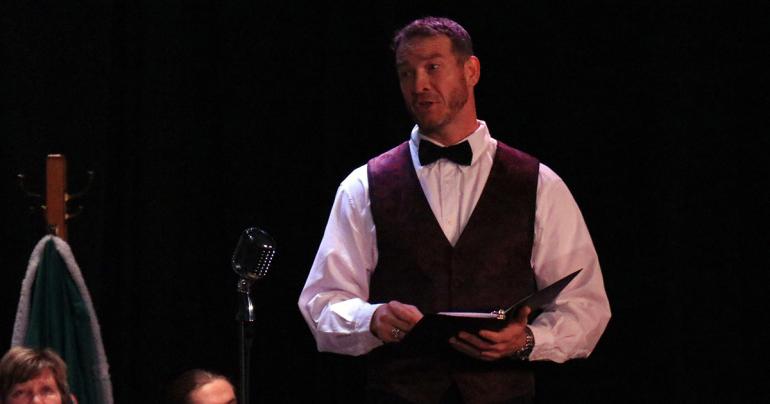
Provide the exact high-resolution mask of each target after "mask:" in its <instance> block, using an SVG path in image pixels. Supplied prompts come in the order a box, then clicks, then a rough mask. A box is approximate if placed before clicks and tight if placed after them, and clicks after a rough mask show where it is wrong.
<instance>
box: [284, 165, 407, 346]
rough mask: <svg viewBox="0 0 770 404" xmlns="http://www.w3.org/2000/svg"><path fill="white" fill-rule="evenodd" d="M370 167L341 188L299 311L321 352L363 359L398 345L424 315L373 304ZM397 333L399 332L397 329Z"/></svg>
mask: <svg viewBox="0 0 770 404" xmlns="http://www.w3.org/2000/svg"><path fill="white" fill-rule="evenodd" d="M369 209H370V208H369V195H368V182H367V178H366V166H364V167H361V168H359V169H357V170H355V171H354V172H353V173H352V174H351V175H350V176H348V178H346V179H345V181H343V182H342V184H341V185H340V187H339V189H338V191H337V196H336V198H335V201H334V206H333V207H332V212H331V214H330V216H329V221H328V223H327V225H326V230H325V232H324V236H323V240H322V241H321V246H320V247H319V249H318V253H317V254H316V257H315V261H314V262H313V266H312V268H311V270H310V274H309V275H308V279H307V282H306V283H305V287H304V289H303V290H302V293H301V295H300V298H299V309H300V311H301V312H302V315H303V316H304V318H305V321H306V322H307V324H308V326H309V327H310V330H311V332H312V333H313V336H314V337H315V340H316V344H317V346H318V350H319V351H327V352H335V353H340V354H347V355H361V354H365V353H367V352H369V351H371V350H372V349H374V348H376V347H378V346H380V345H382V343H383V342H396V341H398V340H400V339H401V338H403V336H404V334H406V333H407V332H409V331H410V330H411V328H412V326H413V325H414V324H415V323H416V322H417V321H418V320H419V319H420V318H421V317H422V314H421V313H420V312H419V310H417V308H416V307H414V306H411V305H407V304H403V303H400V302H395V301H394V302H389V303H387V304H370V303H368V302H367V300H368V298H369V279H370V277H371V274H372V271H373V270H374V267H375V266H376V264H377V248H376V233H375V229H374V222H373V219H372V215H371V211H370V210H369ZM396 329H397V330H398V331H396Z"/></svg>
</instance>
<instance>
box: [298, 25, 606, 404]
mask: <svg viewBox="0 0 770 404" xmlns="http://www.w3.org/2000/svg"><path fill="white" fill-rule="evenodd" d="M393 50H394V52H395V55H396V68H397V72H398V77H399V82H400V87H401V92H402V94H403V97H404V101H405V102H406V106H407V109H408V110H409V111H410V113H411V114H412V116H413V117H414V119H415V121H416V123H417V125H416V126H415V128H414V129H413V130H412V134H411V138H410V139H409V141H407V142H405V143H403V144H401V145H399V146H398V147H396V148H394V149H392V150H390V151H388V152H386V153H384V154H382V155H380V156H378V157H375V158H373V159H372V160H370V161H369V163H368V164H367V165H366V166H363V167H360V168H358V169H357V170H355V171H354V172H353V173H351V174H350V176H348V178H346V179H345V180H344V181H343V182H342V184H341V185H340V187H339V190H338V192H337V196H336V200H335V202H334V206H333V208H332V213H331V215H330V217H329V222H328V224H327V227H326V231H325V233H324V237H323V240H322V242H321V246H320V248H319V251H318V254H317V256H316V258H315V261H314V263H313V267H312V269H311V271H310V274H309V276H308V279H307V282H306V284H305V287H304V289H303V291H302V294H301V296H300V299H299V307H300V311H301V312H302V314H303V316H304V317H305V320H306V321H307V323H308V325H309V326H310V329H311V331H312V332H313V335H314V337H315V339H316V342H317V346H318V349H319V350H320V351H327V352H335V353H341V354H347V355H363V354H366V362H367V385H366V392H367V397H366V401H367V402H370V403H386V402H387V403H446V402H450V403H489V402H495V403H503V402H505V403H519V402H523V403H527V402H531V400H532V397H533V395H534V380H533V376H532V370H531V367H530V363H529V362H530V361H535V360H549V361H554V362H564V361H566V360H568V359H571V358H578V357H587V356H588V355H589V354H590V353H591V351H592V350H593V349H594V347H595V346H596V343H597V342H598V340H599V337H600V336H601V334H602V333H603V331H604V329H605V327H606V325H607V322H608V321H609V318H610V309H609V303H608V301H607V296H606V293H605V291H604V284H603V280H602V275H601V270H600V268H599V262H598V258H597V256H596V252H595V249H594V247H593V244H592V241H591V238H590V236H589V234H588V230H587V228H586V226H585V223H584V221H583V218H582V215H581V214H580V210H579V209H578V207H577V205H576V203H575V201H574V199H573V198H572V195H571V194H570V192H569V190H568V189H567V187H566V185H565V184H564V183H563V182H562V180H561V179H560V178H559V177H558V176H557V175H556V174H555V173H554V172H553V171H551V170H550V169H549V168H548V167H546V166H545V165H543V164H541V163H540V162H539V161H538V160H537V159H535V158H533V157H531V156H529V155H527V154H525V153H522V152H520V151H518V150H516V149H513V148H511V147H509V146H507V145H505V144H503V143H501V142H498V141H496V140H495V139H493V138H492V137H491V136H490V130H489V128H488V127H487V124H486V123H485V122H484V121H481V120H478V119H477V116H476V106H475V99H474V92H473V89H474V87H475V85H476V83H478V81H479V76H480V63H479V60H478V58H476V57H475V56H474V55H473V48H472V45H471V39H470V36H469V35H468V33H467V32H466V31H465V29H463V27H461V26H460V25H459V24H457V23H456V22H454V21H452V20H449V19H445V18H434V17H427V18H423V19H419V20H416V21H414V22H412V23H410V24H409V25H407V26H406V27H404V28H402V29H401V30H400V31H399V32H398V33H397V34H396V36H395V38H394V40H393ZM579 268H583V270H582V271H581V272H580V273H579V274H578V276H577V277H576V278H574V279H573V280H572V282H571V283H570V284H569V285H568V286H567V287H566V288H565V289H564V290H563V291H562V292H561V294H560V295H559V297H558V298H557V299H556V300H555V302H554V303H553V304H551V305H550V306H548V307H547V309H546V310H544V311H543V312H542V313H540V314H539V315H538V316H537V317H536V318H534V319H533V320H532V322H531V323H529V322H528V317H529V316H528V315H529V309H528V308H525V309H522V310H521V311H520V312H519V313H516V314H515V320H514V321H512V322H510V323H508V325H506V326H505V327H504V328H502V329H500V330H497V331H495V330H481V331H479V332H478V333H472V332H465V331H461V332H459V333H458V334H457V335H455V336H454V337H452V338H451V339H449V341H447V343H446V344H445V345H446V347H445V349H441V347H439V349H432V350H424V349H407V346H408V344H407V343H401V341H402V340H403V339H404V337H405V336H407V335H408V334H409V332H410V331H411V330H412V328H413V327H414V325H415V324H416V323H417V322H418V321H419V320H420V319H421V318H422V317H423V313H435V312H441V311H462V310H479V309H483V308H488V309H493V308H501V307H507V306H508V305H510V304H512V303H514V302H516V301H517V300H518V299H520V298H522V297H524V296H527V295H529V294H530V293H532V292H533V291H535V290H537V289H539V288H542V287H544V286H547V285H549V284H551V283H553V282H554V281H556V280H559V279H561V278H562V277H564V276H565V275H567V274H569V273H571V272H573V271H575V270H577V269H579Z"/></svg>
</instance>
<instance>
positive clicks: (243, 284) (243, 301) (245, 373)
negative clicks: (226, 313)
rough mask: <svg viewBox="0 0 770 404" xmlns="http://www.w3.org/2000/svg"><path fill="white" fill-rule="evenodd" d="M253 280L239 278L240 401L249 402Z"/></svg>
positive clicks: (245, 403) (247, 403)
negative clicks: (251, 292) (251, 293)
mask: <svg viewBox="0 0 770 404" xmlns="http://www.w3.org/2000/svg"><path fill="white" fill-rule="evenodd" d="M251 283H252V282H251V281H249V280H247V279H245V278H241V279H240V280H238V300H239V302H238V314H237V315H236V320H238V324H239V330H238V345H239V350H238V354H239V356H240V358H239V364H240V375H241V383H240V394H239V395H240V399H239V400H238V402H239V403H244V404H249V403H250V401H249V365H250V364H251V345H252V343H253V341H254V320H255V315H254V304H253V302H252V301H251V295H250V293H249V292H250V291H251Z"/></svg>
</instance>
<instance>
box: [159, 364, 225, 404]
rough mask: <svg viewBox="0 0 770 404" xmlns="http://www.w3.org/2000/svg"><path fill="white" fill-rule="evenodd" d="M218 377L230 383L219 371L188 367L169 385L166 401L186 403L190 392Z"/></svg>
mask: <svg viewBox="0 0 770 404" xmlns="http://www.w3.org/2000/svg"><path fill="white" fill-rule="evenodd" d="M218 379H222V380H225V381H227V382H228V383H230V380H229V379H228V378H227V377H225V376H223V375H221V374H219V373H214V372H211V371H208V370H203V369H190V370H188V371H186V372H184V373H182V374H180V375H179V376H178V377H177V378H176V379H174V381H173V382H172V383H171V385H170V386H169V389H168V403H169V404H187V403H188V402H189V401H188V400H189V399H190V393H192V392H193V391H195V390H197V389H198V388H199V387H201V386H203V385H205V384H209V383H211V382H213V381H214V380H218ZM230 384H232V383H230Z"/></svg>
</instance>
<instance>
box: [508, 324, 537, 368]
mask: <svg viewBox="0 0 770 404" xmlns="http://www.w3.org/2000/svg"><path fill="white" fill-rule="evenodd" d="M524 332H525V333H526V334H527V335H526V337H525V338H526V339H525V340H524V345H522V347H521V348H519V349H518V350H517V351H516V352H514V353H513V355H511V357H513V358H515V359H520V360H527V359H528V358H529V354H530V353H532V348H534V347H535V336H534V335H533V334H532V330H530V329H529V327H525V328H524Z"/></svg>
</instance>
